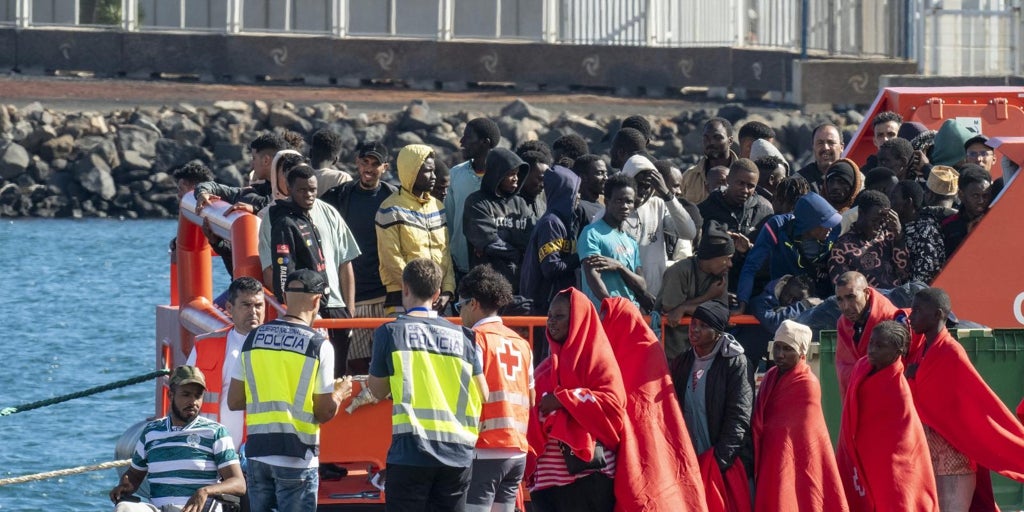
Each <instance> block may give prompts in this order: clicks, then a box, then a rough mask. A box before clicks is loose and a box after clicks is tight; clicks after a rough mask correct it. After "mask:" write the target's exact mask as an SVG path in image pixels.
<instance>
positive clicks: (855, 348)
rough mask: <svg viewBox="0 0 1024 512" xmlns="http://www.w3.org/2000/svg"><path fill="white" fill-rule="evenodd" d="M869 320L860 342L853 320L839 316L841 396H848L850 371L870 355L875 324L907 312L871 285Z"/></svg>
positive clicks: (838, 351) (837, 356)
mask: <svg viewBox="0 0 1024 512" xmlns="http://www.w3.org/2000/svg"><path fill="white" fill-rule="evenodd" d="M867 294H868V307H869V308H871V312H870V313H868V319H867V322H865V323H864V334H862V335H861V337H860V342H859V343H854V342H853V322H851V321H850V320H848V319H847V318H846V317H845V316H840V317H839V322H837V323H836V330H837V331H838V332H837V333H836V336H837V339H836V374H837V375H838V376H839V396H840V397H844V396H846V388H847V387H848V385H849V382H850V372H851V371H853V365H854V364H856V363H857V360H858V359H860V358H862V357H864V356H866V355H868V341H869V340H870V339H871V331H872V330H874V328H875V325H877V324H878V323H879V322H882V321H884V320H895V319H896V318H898V317H905V316H906V312H905V311H903V310H902V309H899V308H897V307H896V306H893V305H892V302H889V299H887V298H885V296H884V295H882V294H881V293H879V291H878V290H876V289H874V288H871V287H869V288H868V289H867Z"/></svg>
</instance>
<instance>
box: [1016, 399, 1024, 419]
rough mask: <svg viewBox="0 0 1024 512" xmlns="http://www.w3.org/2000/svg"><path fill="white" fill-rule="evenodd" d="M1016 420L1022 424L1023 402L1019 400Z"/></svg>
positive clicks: (1023, 414) (1023, 416) (1023, 415)
mask: <svg viewBox="0 0 1024 512" xmlns="http://www.w3.org/2000/svg"><path fill="white" fill-rule="evenodd" d="M1017 419H1019V420H1020V421H1022V422H1024V400H1021V401H1020V404H1018V405H1017Z"/></svg>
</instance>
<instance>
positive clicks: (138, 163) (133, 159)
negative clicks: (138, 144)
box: [121, 150, 153, 174]
mask: <svg viewBox="0 0 1024 512" xmlns="http://www.w3.org/2000/svg"><path fill="white" fill-rule="evenodd" d="M152 167H153V162H151V161H150V160H149V159H148V158H145V157H143V156H142V154H141V153H139V152H138V151H133V150H127V151H125V152H124V158H122V159H121V168H122V169H124V170H127V171H134V170H143V171H149V169H150V168H152ZM147 174H148V173H147Z"/></svg>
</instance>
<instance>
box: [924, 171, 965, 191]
mask: <svg viewBox="0 0 1024 512" xmlns="http://www.w3.org/2000/svg"><path fill="white" fill-rule="evenodd" d="M959 180H960V173H958V172H956V169H954V168H952V167H950V166H948V165H935V166H932V170H931V172H930V173H928V190H931V191H932V193H934V194H938V195H940V196H955V195H956V193H957V190H958V188H957V182H958V181H959Z"/></svg>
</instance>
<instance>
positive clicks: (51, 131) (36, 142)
mask: <svg viewBox="0 0 1024 512" xmlns="http://www.w3.org/2000/svg"><path fill="white" fill-rule="evenodd" d="M56 136H57V130H56V129H55V128H54V127H53V126H50V125H48V124H36V125H35V129H33V130H32V133H30V134H29V135H28V137H25V138H24V139H23V140H22V141H21V145H22V146H23V147H24V148H25V150H26V151H28V152H29V153H33V154H35V153H38V152H39V148H40V146H42V145H43V143H45V142H46V141H49V140H52V139H53V138H54V137H56Z"/></svg>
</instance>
